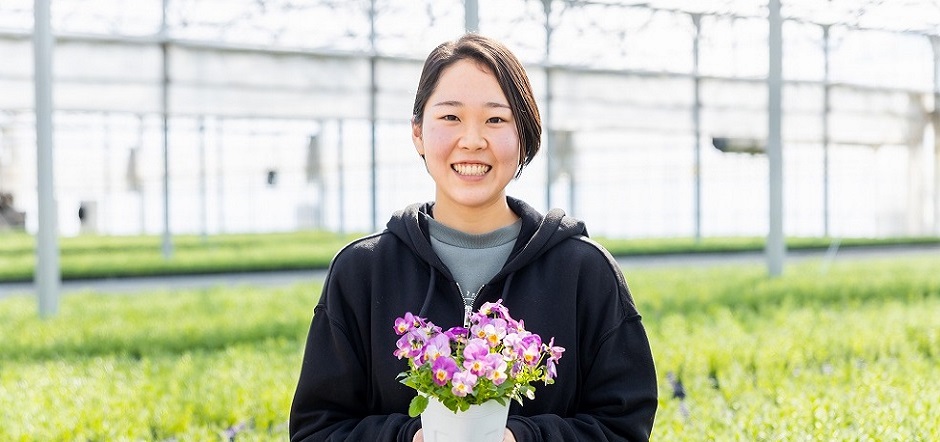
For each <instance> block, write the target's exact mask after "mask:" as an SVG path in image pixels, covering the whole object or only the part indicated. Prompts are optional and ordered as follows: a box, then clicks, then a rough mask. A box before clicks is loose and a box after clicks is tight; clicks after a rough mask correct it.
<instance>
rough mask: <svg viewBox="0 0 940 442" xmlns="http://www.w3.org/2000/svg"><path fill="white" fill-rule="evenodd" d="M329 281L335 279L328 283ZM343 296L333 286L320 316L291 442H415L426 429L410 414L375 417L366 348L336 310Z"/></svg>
mask: <svg viewBox="0 0 940 442" xmlns="http://www.w3.org/2000/svg"><path fill="white" fill-rule="evenodd" d="M328 281H329V279H328ZM330 290H337V291H338V290H339V289H338V288H337V287H336V286H335V284H332V283H329V282H328V283H327V285H325V286H324V291H323V294H322V296H321V300H320V304H319V305H318V306H317V307H316V309H315V311H314V316H313V320H312V322H311V324H310V332H309V333H308V336H307V343H306V348H305V350H304V357H303V363H302V366H301V370H300V379H299V381H298V383H297V390H296V392H295V394H294V400H293V404H292V405H291V411H290V440H291V441H346V440H348V441H365V440H368V441H400V442H411V440H412V438H413V437H414V434H415V433H416V432H417V431H418V428H419V427H420V421H419V419H417V418H410V417H409V416H408V415H407V414H397V413H396V414H381V415H376V414H370V413H369V411H368V410H367V405H366V401H367V399H366V398H367V394H368V392H367V388H368V385H369V379H368V376H367V373H366V367H365V363H364V358H365V356H364V355H363V354H362V352H363V351H364V350H363V349H362V345H361V344H357V343H356V342H355V341H354V340H352V339H350V334H349V332H348V328H347V326H346V325H345V324H344V323H343V321H342V320H341V319H342V318H343V316H342V315H339V314H332V312H331V310H330V306H331V303H332V302H335V301H334V300H333V299H335V298H337V297H338V296H337V295H338V294H337V293H331V292H330Z"/></svg>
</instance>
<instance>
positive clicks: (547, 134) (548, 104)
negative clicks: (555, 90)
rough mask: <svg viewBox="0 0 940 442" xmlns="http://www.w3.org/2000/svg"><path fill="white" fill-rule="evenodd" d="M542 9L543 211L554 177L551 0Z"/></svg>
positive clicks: (549, 202) (548, 205)
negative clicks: (543, 26) (543, 51)
mask: <svg viewBox="0 0 940 442" xmlns="http://www.w3.org/2000/svg"><path fill="white" fill-rule="evenodd" d="M542 7H543V9H544V11H545V108H544V109H542V134H543V135H544V136H543V139H544V140H545V145H544V146H543V147H542V150H544V151H545V210H549V209H551V208H552V183H553V181H554V177H553V176H552V172H553V169H554V167H555V166H554V161H555V160H554V159H553V158H552V155H554V153H555V152H554V150H555V149H554V145H555V141H554V140H553V138H554V137H553V136H552V71H551V69H550V68H549V64H550V63H551V47H552V22H551V18H552V0H542Z"/></svg>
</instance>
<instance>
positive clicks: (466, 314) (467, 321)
mask: <svg viewBox="0 0 940 442" xmlns="http://www.w3.org/2000/svg"><path fill="white" fill-rule="evenodd" d="M463 311H464V313H463V328H465V329H468V330H469V329H470V313H472V312H473V306H472V305H466V304H464V306H463Z"/></svg>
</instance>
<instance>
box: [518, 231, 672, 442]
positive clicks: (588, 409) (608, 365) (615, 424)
mask: <svg viewBox="0 0 940 442" xmlns="http://www.w3.org/2000/svg"><path fill="white" fill-rule="evenodd" d="M595 250H598V251H600V252H601V254H602V255H603V256H604V260H605V261H607V262H606V264H605V263H604V262H603V261H601V262H599V261H597V260H594V259H588V260H586V261H583V262H582V265H581V271H580V272H578V274H579V275H581V276H580V278H579V282H578V283H577V284H578V291H579V293H578V314H577V316H578V317H579V320H578V323H579V326H578V328H579V331H578V334H579V336H580V337H579V341H580V346H579V348H580V350H579V353H578V355H577V357H578V358H579V366H580V368H579V369H578V372H579V373H578V378H579V379H578V382H579V384H580V385H579V388H578V390H579V391H578V394H577V397H578V399H577V400H576V405H575V407H574V409H573V410H571V411H572V412H570V413H568V414H567V415H565V417H561V416H559V415H556V414H541V415H535V416H529V417H524V416H511V417H510V419H509V422H508V424H507V426H508V427H509V429H510V430H511V431H512V432H513V435H514V436H515V437H516V439H517V440H518V441H526V442H528V441H570V440H579V441H582V440H583V441H588V440H589V441H647V440H649V438H650V433H651V432H652V429H653V420H654V417H655V414H656V408H657V406H658V399H657V393H658V390H657V380H656V370H655V366H654V363H653V356H652V351H651V349H650V344H649V339H648V337H647V335H646V331H645V330H644V328H643V324H642V322H641V320H640V315H639V313H638V312H637V310H636V307H635V305H634V302H633V298H632V296H631V294H630V291H629V289H628V288H627V285H626V282H625V280H624V278H623V274H622V272H621V271H620V267H619V266H618V265H617V264H616V261H614V260H613V258H612V257H610V256H609V254H608V253H606V251H604V250H603V249H602V248H600V247H599V246H597V249H595ZM562 363H564V359H562ZM557 382H566V381H565V380H564V379H559V380H558V381H557Z"/></svg>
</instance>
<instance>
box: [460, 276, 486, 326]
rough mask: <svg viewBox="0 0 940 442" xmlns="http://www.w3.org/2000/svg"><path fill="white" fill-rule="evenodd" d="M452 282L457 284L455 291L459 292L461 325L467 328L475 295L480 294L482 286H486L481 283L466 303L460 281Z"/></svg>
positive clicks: (475, 298)
mask: <svg viewBox="0 0 940 442" xmlns="http://www.w3.org/2000/svg"><path fill="white" fill-rule="evenodd" d="M454 284H455V285H457V293H458V294H460V302H461V303H463V327H464V328H467V329H469V328H470V315H471V314H472V313H473V304H475V303H476V300H477V296H479V295H480V292H482V291H483V287H486V284H483V285H481V286H480V288H479V289H477V292H476V294H474V295H473V300H472V301H470V303H469V304H468V303H467V300H466V298H464V297H463V289H462V288H460V283H459V282H454ZM468 293H469V292H468Z"/></svg>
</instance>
